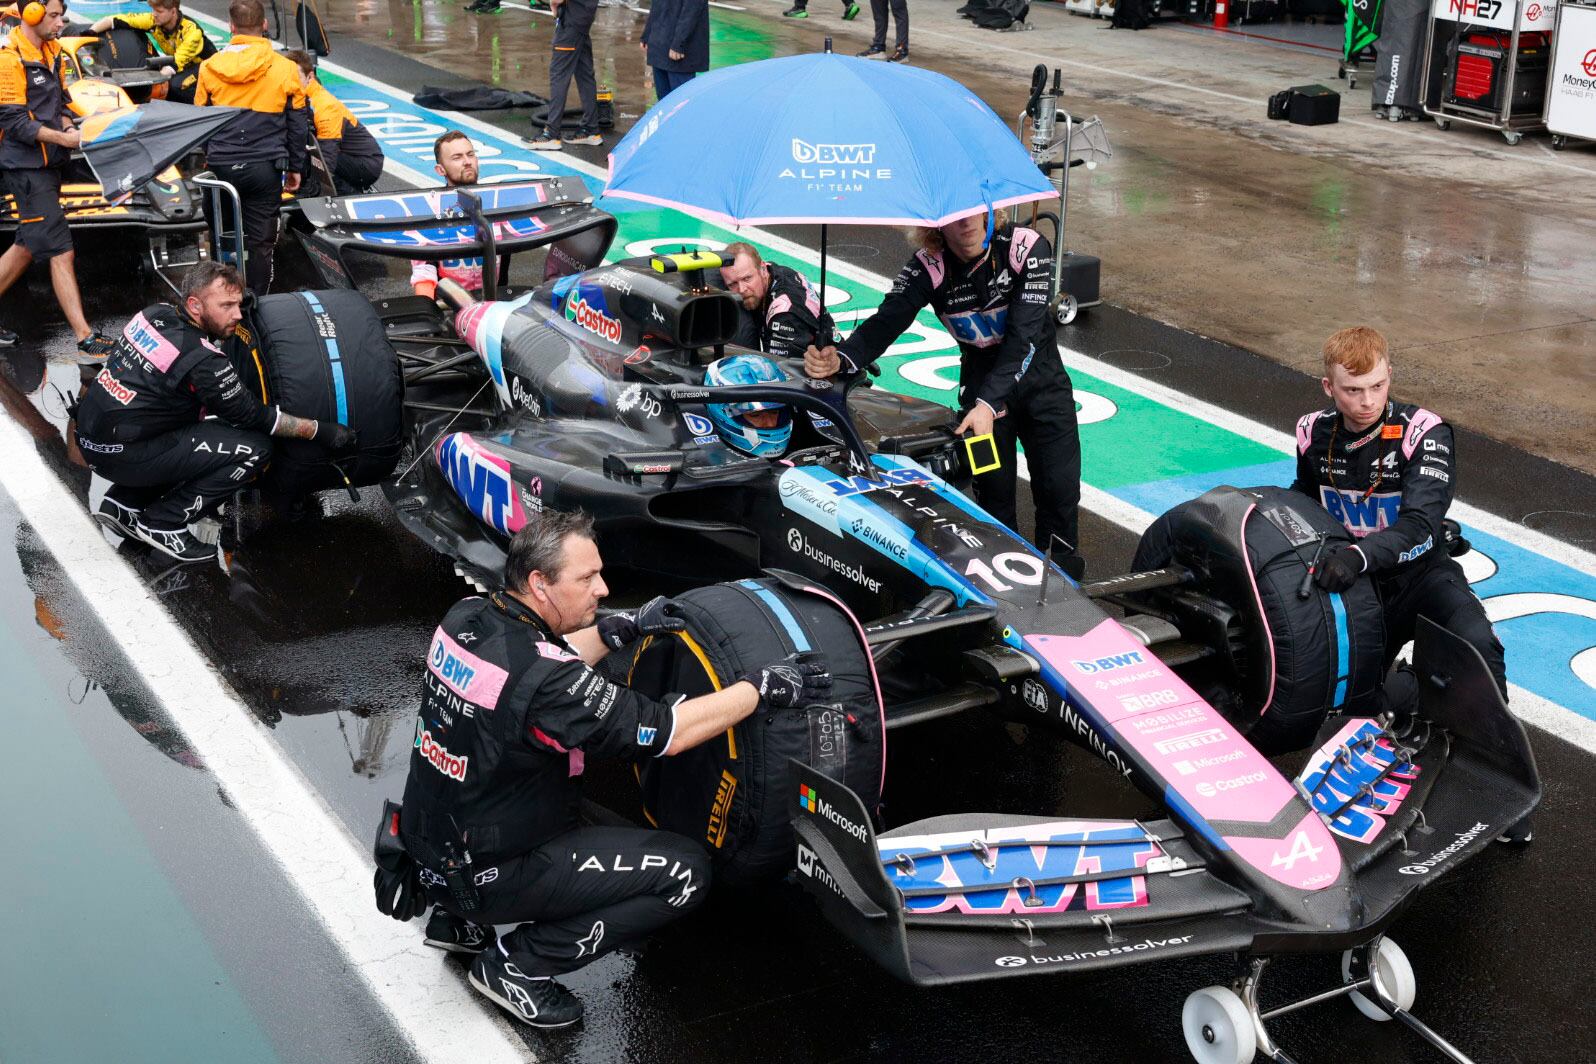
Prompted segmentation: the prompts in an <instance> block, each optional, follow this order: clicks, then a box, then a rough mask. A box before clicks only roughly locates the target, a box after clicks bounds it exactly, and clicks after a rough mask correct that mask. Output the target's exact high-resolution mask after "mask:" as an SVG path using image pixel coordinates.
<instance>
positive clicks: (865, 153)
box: [792, 137, 876, 166]
mask: <svg viewBox="0 0 1596 1064" xmlns="http://www.w3.org/2000/svg"><path fill="white" fill-rule="evenodd" d="M792 159H793V162H795V163H806V164H808V163H813V164H816V165H822V166H824V165H840V164H852V165H856V166H870V165H871V164H873V163H874V162H875V161H876V146H875V145H874V144H810V143H809V142H808V141H806V140H799V139H798V138H797V137H794V138H792Z"/></svg>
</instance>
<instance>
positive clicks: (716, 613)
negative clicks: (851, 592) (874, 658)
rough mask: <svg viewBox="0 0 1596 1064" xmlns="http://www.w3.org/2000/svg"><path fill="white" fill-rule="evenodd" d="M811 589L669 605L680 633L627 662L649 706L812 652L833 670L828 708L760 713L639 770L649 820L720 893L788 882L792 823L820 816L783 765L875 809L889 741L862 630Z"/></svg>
mask: <svg viewBox="0 0 1596 1064" xmlns="http://www.w3.org/2000/svg"><path fill="white" fill-rule="evenodd" d="M806 586H807V582H805V581H798V580H794V581H792V582H787V583H784V582H781V581H778V580H775V579H771V578H764V579H759V580H738V581H734V582H732V583H727V584H715V585H712V586H710V587H702V588H695V589H694V590H692V591H688V592H686V593H684V594H682V595H679V596H677V597H676V599H675V602H676V608H677V610H678V612H679V613H680V614H681V615H682V616H683V617H684V618H685V619H686V621H687V630H686V631H685V632H683V633H680V634H679V635H673V636H670V637H665V638H656V639H651V640H649V641H647V642H646V643H644V644H641V645H640V646H639V647H638V648H637V649H636V650H635V651H629V652H626V653H627V654H628V655H629V657H630V658H631V660H630V668H629V673H630V675H629V679H628V683H629V684H630V685H631V686H632V687H633V688H635V689H637V690H640V691H643V692H645V693H646V694H648V695H650V696H653V697H665V696H667V695H673V694H685V695H688V696H689V697H691V696H696V695H702V694H708V693H709V692H711V691H715V690H719V689H721V688H722V687H725V686H727V685H729V684H732V683H735V682H736V681H737V678H738V677H740V676H742V675H743V674H744V673H747V672H750V671H752V670H754V669H757V668H759V667H761V666H763V665H767V664H770V663H772V662H777V661H780V660H781V659H782V658H784V657H786V656H787V655H788V654H791V653H793V652H795V651H804V650H819V651H821V652H822V653H824V655H825V659H826V663H827V664H828V665H829V666H830V669H831V674H832V691H831V698H830V703H829V704H827V705H824V706H810V707H807V708H804V709H796V710H793V709H774V708H772V707H770V706H767V705H763V704H761V705H760V707H759V708H758V709H757V710H755V712H754V715H753V716H751V717H749V718H748V719H747V720H745V721H743V722H742V723H741V724H738V725H736V726H735V727H733V728H732V729H731V730H730V731H728V732H726V733H725V734H723V735H720V736H717V737H715V738H714V739H711V740H709V741H708V742H706V743H704V744H702V745H700V746H698V747H695V748H694V749H692V750H688V751H686V752H685V753H681V754H677V755H675V756H673V757H662V758H657V759H653V760H650V761H648V762H646V763H645V765H644V767H643V769H642V770H641V777H640V778H641V782H642V786H643V806H644V811H645V813H646V814H647V816H648V818H649V820H650V821H651V822H652V823H653V824H655V825H656V826H658V827H661V828H665V829H666V830H669V831H674V832H677V833H679V834H682V835H685V836H687V837H688V838H690V839H696V840H697V841H698V842H699V843H700V844H702V845H703V846H704V847H705V849H707V850H708V851H709V854H710V856H711V858H712V859H713V860H714V866H715V883H716V885H717V886H733V887H735V886H744V885H749V884H754V883H758V882H761V881H764V880H768V879H771V878H774V877H776V876H780V875H782V874H783V873H785V872H787V871H788V870H790V869H791V868H792V867H793V854H794V852H795V849H794V848H795V846H796V840H795V835H794V832H793V827H792V824H793V818H794V817H795V816H808V815H816V816H819V815H825V812H826V811H825V810H823V809H821V808H819V804H820V803H818V802H816V803H814V806H815V807H814V808H810V807H809V806H807V805H805V804H804V802H803V799H802V796H801V795H800V793H799V788H798V784H797V782H796V780H795V779H794V777H793V772H792V768H791V765H790V763H789V760H788V759H789V758H793V759H797V760H799V761H802V762H804V763H805V764H808V765H810V766H811V767H813V768H816V769H818V770H819V771H821V772H824V773H826V774H827V775H829V776H832V777H833V778H836V779H838V780H841V781H842V782H843V783H845V784H847V785H848V787H849V788H851V789H852V790H853V791H854V793H856V794H857V795H858V796H859V798H860V800H861V801H862V802H864V804H865V807H866V808H867V809H871V810H874V809H875V808H876V806H877V804H878V803H879V801H880V797H881V777H882V770H883V766H884V764H885V760H884V743H885V736H886V732H885V730H884V728H883V726H882V709H881V700H880V696H879V694H878V693H877V685H876V678H875V670H874V668H873V666H872V664H871V661H870V654H869V651H868V648H867V647H866V646H865V644H864V635H863V632H861V631H860V630H859V628H858V625H857V622H856V621H855V620H854V618H853V617H852V616H851V615H850V614H849V613H848V612H847V610H846V609H845V608H844V607H843V606H842V605H841V603H839V602H838V601H837V600H836V599H835V598H833V597H831V596H830V595H829V594H828V593H825V592H822V591H820V590H819V589H813V590H807V591H806V590H804V587H806ZM855 827H857V828H858V830H860V831H861V832H862V831H864V830H865V825H856V826H855Z"/></svg>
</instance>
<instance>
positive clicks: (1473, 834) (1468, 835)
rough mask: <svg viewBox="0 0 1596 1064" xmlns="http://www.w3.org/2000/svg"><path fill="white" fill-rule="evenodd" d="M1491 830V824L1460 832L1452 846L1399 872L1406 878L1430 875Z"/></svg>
mask: <svg viewBox="0 0 1596 1064" xmlns="http://www.w3.org/2000/svg"><path fill="white" fill-rule="evenodd" d="M1489 830H1490V825H1489V824H1480V823H1476V824H1475V825H1474V826H1473V827H1471V828H1469V829H1468V830H1467V831H1460V832H1458V833H1457V835H1456V836H1455V837H1454V838H1453V840H1452V842H1451V843H1450V844H1448V845H1447V846H1444V847H1442V848H1441V849H1439V850H1436V851H1435V852H1434V853H1432V854H1430V856H1428V857H1426V858H1425V859H1424V860H1422V861H1418V862H1415V863H1414V864H1408V865H1403V866H1402V867H1401V868H1398V869H1397V871H1398V872H1401V873H1402V874H1403V875H1405V876H1423V875H1428V874H1429V872H1430V869H1432V868H1434V867H1435V866H1436V865H1438V864H1442V863H1443V862H1445V861H1446V859H1447V858H1449V857H1451V856H1452V855H1453V854H1455V853H1457V852H1458V851H1459V850H1461V849H1463V848H1464V847H1465V846H1467V845H1468V844H1469V843H1471V842H1473V841H1474V840H1475V839H1477V838H1479V837H1480V836H1481V835H1483V834H1484V833H1485V832H1487V831H1489Z"/></svg>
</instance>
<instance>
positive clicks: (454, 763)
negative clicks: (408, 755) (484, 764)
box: [415, 718, 471, 783]
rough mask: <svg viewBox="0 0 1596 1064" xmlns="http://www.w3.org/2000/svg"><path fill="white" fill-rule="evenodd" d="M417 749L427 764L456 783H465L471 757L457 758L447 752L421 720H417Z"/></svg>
mask: <svg viewBox="0 0 1596 1064" xmlns="http://www.w3.org/2000/svg"><path fill="white" fill-rule="evenodd" d="M415 747H416V749H417V750H419V751H420V752H421V757H422V759H423V760H425V761H426V762H427V764H429V765H431V766H432V767H433V768H435V769H437V770H438V771H439V772H441V773H443V774H444V775H445V776H448V777H449V778H450V779H452V780H454V781H455V782H456V783H464V782H465V778H466V765H467V764H468V763H469V762H470V760H471V759H470V758H469V757H456V756H455V755H454V754H451V753H449V751H447V750H445V749H444V748H443V746H442V744H440V743H439V742H438V741H437V740H436V739H434V738H433V737H432V732H430V731H428V730H427V729H426V727H425V726H424V725H423V724H422V723H421V720H420V718H417V720H416V742H415Z"/></svg>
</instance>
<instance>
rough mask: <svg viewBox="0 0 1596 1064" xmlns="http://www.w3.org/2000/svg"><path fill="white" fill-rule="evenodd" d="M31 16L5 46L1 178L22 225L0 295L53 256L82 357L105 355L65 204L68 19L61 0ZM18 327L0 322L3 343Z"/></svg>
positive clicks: (6, 259) (0, 267) (0, 77)
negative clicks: (64, 37) (88, 309)
mask: <svg viewBox="0 0 1596 1064" xmlns="http://www.w3.org/2000/svg"><path fill="white" fill-rule="evenodd" d="M28 10H36V11H37V13H38V14H39V18H38V19H37V20H35V21H33V22H29V21H28V19H27V18H26V17H24V18H23V19H22V21H21V22H20V23H19V24H18V25H17V27H16V28H15V29H13V30H12V31H11V32H10V33H9V34H8V35H7V36H6V38H5V43H4V45H3V46H0V182H3V183H4V186H5V190H6V191H7V192H8V193H10V194H11V198H12V202H14V203H15V204H16V210H17V219H18V221H17V232H16V237H15V238H14V240H13V242H12V244H11V246H10V247H9V248H7V249H6V251H5V254H4V255H0V295H4V294H5V292H6V290H7V289H9V288H10V287H11V286H12V285H13V284H16V282H17V280H18V279H19V278H21V277H22V275H23V274H24V273H25V272H26V271H27V269H28V267H29V266H31V265H32V264H33V263H34V262H35V261H38V262H48V263H49V264H50V284H51V286H52V287H53V288H54V289H55V299H56V302H57V303H59V304H60V305H61V313H62V314H63V315H65V316H66V320H67V325H69V326H70V327H71V328H72V335H73V336H74V337H75V338H76V339H77V342H78V351H77V358H78V361H79V362H80V363H82V364H86V365H96V364H98V363H101V362H104V361H105V360H106V358H107V357H108V356H109V355H110V353H111V351H112V349H113V348H114V347H115V346H116V341H114V340H112V339H111V338H110V337H109V336H105V335H102V334H101V333H98V332H95V331H94V330H93V329H91V328H90V327H89V323H88V320H87V319H86V318H84V316H83V296H82V294H81V293H79V291H78V275H77V265H76V263H77V256H76V254H75V253H74V251H73V247H72V232H71V230H69V229H68V228H67V222H66V213H65V212H64V211H63V210H62V209H61V172H62V170H63V169H65V167H66V164H67V160H68V159H70V158H71V157H72V149H73V148H76V147H77V146H78V131H77V127H76V126H74V125H73V124H72V116H71V114H70V113H69V112H68V107H69V105H68V103H67V95H66V82H65V78H66V73H67V66H66V60H65V58H64V57H63V56H62V54H61V46H60V45H59V44H57V43H56V38H58V37H60V36H61V30H62V28H63V27H65V26H66V6H65V5H64V4H63V3H62V2H61V0H48V2H47V3H43V4H38V3H35V4H30V5H29V8H28ZM16 345H17V334H16V333H14V332H12V331H11V330H10V329H0V347H15V346H16Z"/></svg>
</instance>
